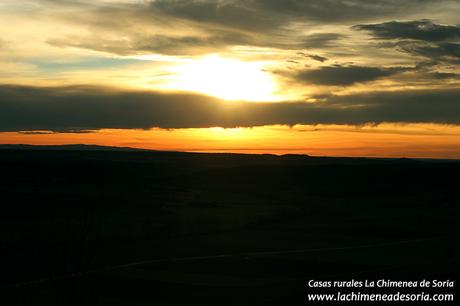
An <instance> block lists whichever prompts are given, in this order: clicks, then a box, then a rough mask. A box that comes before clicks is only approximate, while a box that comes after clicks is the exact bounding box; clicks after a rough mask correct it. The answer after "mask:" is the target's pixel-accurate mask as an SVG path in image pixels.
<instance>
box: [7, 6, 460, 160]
mask: <svg viewBox="0 0 460 306" xmlns="http://www.w3.org/2000/svg"><path fill="white" fill-rule="evenodd" d="M459 76H460V1H458V0H405V1H399V0H317V1H315V0H285V1H281V0H246V1H243V0H151V1H148V0H99V1H95V0H92V1H90V0H75V1H71V0H21V1H18V0H0V143H2V144H18V143H27V144H76V143H85V144H99V145H110V146H130V147H139V148H149V149H157V150H180V151H203V152H243V153H274V154H287V153H302V154H311V155H328V156H380V157H430V158H460V77H459Z"/></svg>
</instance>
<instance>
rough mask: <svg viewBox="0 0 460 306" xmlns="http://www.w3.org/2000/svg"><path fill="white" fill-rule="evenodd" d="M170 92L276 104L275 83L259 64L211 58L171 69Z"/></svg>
mask: <svg viewBox="0 0 460 306" xmlns="http://www.w3.org/2000/svg"><path fill="white" fill-rule="evenodd" d="M173 73H174V75H175V77H174V79H173V80H172V81H171V82H170V83H169V84H168V85H167V87H168V88H169V89H175V90H185V91H193V92H198V93H202V94H206V95H210V96H214V97H217V98H221V99H225V100H244V101H276V100H278V98H277V97H276V95H275V91H276V83H275V81H274V80H273V79H272V77H271V76H270V75H269V74H268V73H267V72H265V71H264V70H263V64H262V63H260V62H242V61H238V60H234V59H225V58H221V57H220V56H217V55H213V56H208V57H205V58H202V59H199V60H194V61H191V62H188V63H185V64H180V65H177V66H175V67H174V68H173Z"/></svg>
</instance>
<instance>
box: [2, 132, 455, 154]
mask: <svg viewBox="0 0 460 306" xmlns="http://www.w3.org/2000/svg"><path fill="white" fill-rule="evenodd" d="M459 136H460V127H459V126H448V125H437V124H405V125H397V124H381V125H378V126H370V125H367V126H361V127H356V126H340V125H317V126H310V125H298V126H295V127H287V126H279V125H275V126H264V127H253V128H232V129H224V128H217V127H216V128H192V129H175V130H165V129H157V128H155V129H151V130H109V129H107V130H100V131H94V132H90V133H40V134H36V133H33V134H31V133H17V132H4V133H0V143H2V144H7V143H8V144H35V145H61V144H96V145H105V146H124V147H134V148H144V149H152V150H167V151H189V152H190V151H191V152H232V153H269V154H290V153H292V154H309V155H314V156H368V157H412V158H455V159H459V158H460V142H459V141H458V139H459Z"/></svg>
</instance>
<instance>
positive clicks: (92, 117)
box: [0, 86, 460, 131]
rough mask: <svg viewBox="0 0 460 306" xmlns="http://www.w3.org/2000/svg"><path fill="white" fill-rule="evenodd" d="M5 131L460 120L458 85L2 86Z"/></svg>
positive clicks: (0, 121)
mask: <svg viewBox="0 0 460 306" xmlns="http://www.w3.org/2000/svg"><path fill="white" fill-rule="evenodd" d="M0 95H1V96H2V99H1V100H0V131H44V130H51V131H78V130H83V131H85V130H97V129H103V128H124V129H147V128H152V127H160V128H203V127H214V126H220V127H238V126H244V127H251V126H261V125H272V124H286V125H295V124H320V123H324V124H364V123H381V122H436V123H449V124H460V117H459V116H458V114H459V113H460V102H459V100H458V97H459V95H460V89H458V88H455V89H450V90H437V91H436V90H425V91H404V92H377V93H371V94H361V95H358V94H356V95H348V96H323V97H318V98H321V100H322V102H317V103H304V102H283V103H251V102H224V101H220V100H218V99H215V98H211V97H206V96H201V95H192V94H164V93H163V94H162V93H155V92H127V91H125V92H122V91H113V90H109V89H106V88H94V87H65V88H33V87H19V86H0Z"/></svg>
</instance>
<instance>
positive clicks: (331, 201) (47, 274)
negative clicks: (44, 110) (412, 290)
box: [0, 145, 460, 306]
mask: <svg viewBox="0 0 460 306" xmlns="http://www.w3.org/2000/svg"><path fill="white" fill-rule="evenodd" d="M0 169H1V176H0V177H1V179H0V180H1V181H0V195H1V198H2V201H1V211H2V213H1V222H0V226H1V231H0V235H1V236H0V248H1V249H0V251H1V252H0V254H1V255H0V256H1V257H0V267H1V269H0V270H1V271H2V272H1V273H0V284H1V289H0V298H1V300H0V304H1V305H11V306H14V305H101V306H105V305H163V306H169V305H202V306H204V305H304V304H305V298H306V293H307V291H306V286H305V283H306V281H307V280H309V279H327V280H341V279H343V280H351V279H380V278H391V279H402V280H414V279H443V280H444V279H450V280H459V279H460V278H459V271H460V243H459V242H460V239H459V238H460V226H459V216H460V203H459V199H460V188H459V183H458V182H459V179H458V178H459V173H460V161H452V160H416V159H369V158H327V157H309V156H303V155H285V156H274V155H243V154H198V153H180V152H161V151H143V150H134V149H133V150H131V149H129V148H110V147H107V148H104V147H97V146H89V147H88V146H80V145H75V146H70V147H69V146H63V147H60V146H51V147H27V146H25V147H24V146H1V150H0ZM457 286H458V285H457ZM344 291H345V289H344ZM428 291H429V290H428ZM312 292H315V293H316V292H320V291H319V290H316V291H312ZM439 292H440V291H439V290H438V291H436V293H439ZM457 298H458V297H457ZM310 304H312V303H310ZM322 305H325V304H322ZM361 305H364V303H362V304H361ZM372 305H376V303H373V304H372ZM424 305H428V303H425V304H424Z"/></svg>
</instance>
